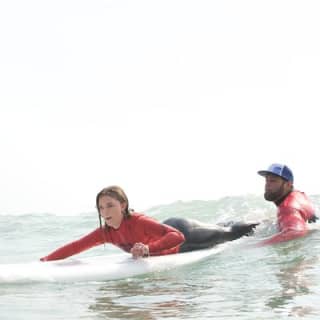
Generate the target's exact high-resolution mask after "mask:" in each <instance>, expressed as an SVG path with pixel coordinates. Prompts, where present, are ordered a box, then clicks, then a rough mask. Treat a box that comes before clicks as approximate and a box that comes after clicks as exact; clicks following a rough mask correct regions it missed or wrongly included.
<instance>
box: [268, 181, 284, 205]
mask: <svg viewBox="0 0 320 320" xmlns="http://www.w3.org/2000/svg"><path fill="white" fill-rule="evenodd" d="M283 196H284V186H283V184H282V185H281V186H280V187H279V189H278V190H277V191H273V192H271V191H265V193H264V198H265V199H266V200H267V201H273V202H274V201H277V200H279V199H281V198H282V197H283Z"/></svg>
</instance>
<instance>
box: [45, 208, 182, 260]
mask: <svg viewBox="0 0 320 320" xmlns="http://www.w3.org/2000/svg"><path fill="white" fill-rule="evenodd" d="M184 240H185V239H184V235H183V234H182V233H181V232H180V231H178V230H177V229H175V228H173V227H170V226H168V225H165V224H161V223H159V222H157V221H156V220H154V219H152V218H150V217H147V216H145V215H143V214H139V213H134V214H132V215H131V216H130V218H127V219H123V221H122V223H121V225H120V227H119V228H118V229H113V228H108V229H105V228H104V229H100V228H98V229H96V230H94V231H93V232H91V233H89V234H88V235H86V236H84V237H83V238H81V239H79V240H77V241H74V242H71V243H69V244H67V245H65V246H63V247H61V248H59V249H57V250H56V251H54V252H52V253H51V254H49V255H48V256H46V257H43V258H41V260H42V261H50V260H59V259H64V258H67V257H70V256H72V255H74V254H77V253H80V252H82V251H85V250H87V249H90V248H92V247H94V246H98V245H100V244H103V243H112V244H114V245H116V246H118V247H119V248H121V249H122V250H124V251H126V252H130V249H131V248H132V247H133V245H134V244H135V243H139V242H141V243H143V244H146V245H148V246H149V254H150V255H151V256H157V255H165V254H172V253H177V252H178V251H179V246H180V245H181V244H182V243H183V242H184Z"/></svg>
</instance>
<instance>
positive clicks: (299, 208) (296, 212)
mask: <svg viewBox="0 0 320 320" xmlns="http://www.w3.org/2000/svg"><path fill="white" fill-rule="evenodd" d="M313 215H314V208H313V206H312V204H311V202H310V200H309V199H308V198H307V196H306V195H305V194H304V193H303V192H300V191H292V192H290V193H289V195H288V196H287V197H286V198H285V199H284V200H283V201H282V202H281V203H280V204H279V205H278V212H277V217H278V227H279V230H280V233H278V234H276V235H275V236H273V237H271V238H270V239H267V240H265V241H264V242H263V244H273V243H278V242H282V241H287V240H291V239H294V238H297V237H301V236H304V235H305V234H306V233H307V232H308V226H307V221H308V220H309V219H310V218H311V217H312V216H313Z"/></svg>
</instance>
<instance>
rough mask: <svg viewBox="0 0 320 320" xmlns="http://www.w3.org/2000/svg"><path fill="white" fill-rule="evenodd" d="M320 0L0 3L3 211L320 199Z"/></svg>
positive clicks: (0, 180)
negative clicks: (295, 193)
mask: <svg viewBox="0 0 320 320" xmlns="http://www.w3.org/2000/svg"><path fill="white" fill-rule="evenodd" d="M319 16H320V2H319V1H292V0H290V1H289V0H288V1H281V0H277V1H260V0H252V1H239V0H234V1H231V0H229V1H212V0H211V1H201V0H197V1H195V0H189V1H186V0H181V1H177V0H170V1H163V0H162V1H153V0H148V1H135V0H131V1H129V0H128V1H124V0H115V1H79V0H75V1H73V0H64V1H43V0H41V1H40V0H39V1H35V0H30V1H22V0H21V1H19V0H16V1H14V0H12V1H1V2H0V45H1V50H0V147H1V158H0V193H1V201H0V213H17V212H18V213H19V212H55V213H68V212H70V213H80V212H84V211H88V210H93V209H94V201H95V195H96V193H97V192H98V191H100V189H102V188H103V187H105V186H108V185H111V184H119V185H121V186H122V187H123V188H124V189H125V191H126V192H127V194H128V196H129V199H130V202H131V204H132V206H133V207H134V208H135V209H136V210H144V209H147V208H148V207H151V206H155V205H158V204H164V203H169V202H172V201H176V200H194V199H204V200H206V199H216V198H219V197H222V196H232V195H242V194H247V193H255V194H261V195H262V192H263V178H261V177H259V176H258V175H257V174H256V171H257V170H259V169H263V168H265V167H266V166H268V165H269V164H270V163H272V162H285V163H287V164H288V165H289V166H290V167H291V168H292V169H293V171H294V173H295V177H296V187H297V188H299V189H301V190H303V191H306V192H307V193H309V194H320V182H319V171H320V168H319V166H320V155H319V152H318V148H319V143H318V141H317V140H318V137H319V132H318V131H319V130H318V127H319V116H318V114H317V109H319V104H320V94H319V88H320V42H319V32H320V19H319Z"/></svg>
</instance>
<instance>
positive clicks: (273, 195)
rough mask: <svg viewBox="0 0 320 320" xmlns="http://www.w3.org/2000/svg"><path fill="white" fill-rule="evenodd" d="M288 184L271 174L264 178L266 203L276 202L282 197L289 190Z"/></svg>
mask: <svg viewBox="0 0 320 320" xmlns="http://www.w3.org/2000/svg"><path fill="white" fill-rule="evenodd" d="M289 184H290V185H291V183H290V182H288V181H286V180H284V179H282V178H281V177H278V176H276V175H273V174H268V175H267V176H266V182H265V188H264V198H265V199H266V200H267V201H273V202H274V201H277V200H279V199H281V198H282V197H284V196H285V195H286V194H287V193H288V192H289V190H290V186H289Z"/></svg>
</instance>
